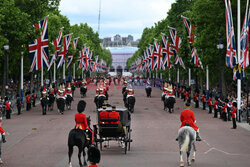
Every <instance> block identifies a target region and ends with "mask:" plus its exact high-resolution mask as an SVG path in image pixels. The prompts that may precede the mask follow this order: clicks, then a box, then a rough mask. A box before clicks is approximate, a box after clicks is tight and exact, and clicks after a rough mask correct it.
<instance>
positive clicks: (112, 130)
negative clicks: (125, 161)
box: [93, 107, 132, 154]
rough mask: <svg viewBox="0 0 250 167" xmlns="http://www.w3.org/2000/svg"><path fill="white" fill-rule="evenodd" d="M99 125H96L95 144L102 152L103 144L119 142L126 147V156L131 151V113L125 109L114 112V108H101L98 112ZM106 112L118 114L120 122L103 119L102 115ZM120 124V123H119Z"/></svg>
mask: <svg viewBox="0 0 250 167" xmlns="http://www.w3.org/2000/svg"><path fill="white" fill-rule="evenodd" d="M97 111H98V115H97V117H98V119H97V120H98V124H96V125H94V126H93V127H94V142H95V143H96V145H97V146H98V145H99V147H100V150H102V146H103V142H109V141H112V140H113V141H118V142H119V144H121V145H122V146H124V152H125V154H126V153H127V151H129V150H130V143H131V142H132V139H131V132H132V129H131V127H130V126H131V116H130V112H128V110H127V109H126V108H124V107H116V110H115V111H112V107H107V108H106V109H103V108H99V109H98V110H97ZM102 112H106V113H107V114H110V113H112V112H118V113H119V116H120V121H119V120H117V119H113V118H105V119H103V118H101V117H100V113H102ZM118 122H119V123H118Z"/></svg>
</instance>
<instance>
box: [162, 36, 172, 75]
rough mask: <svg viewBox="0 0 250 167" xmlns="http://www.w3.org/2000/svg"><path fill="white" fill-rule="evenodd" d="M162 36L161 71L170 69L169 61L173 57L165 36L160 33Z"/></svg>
mask: <svg viewBox="0 0 250 167" xmlns="http://www.w3.org/2000/svg"><path fill="white" fill-rule="evenodd" d="M161 36H162V67H163V70H165V69H166V68H171V63H170V59H171V57H172V56H173V55H174V53H173V52H172V50H171V47H170V44H169V42H168V38H167V36H166V35H165V34H163V33H161Z"/></svg>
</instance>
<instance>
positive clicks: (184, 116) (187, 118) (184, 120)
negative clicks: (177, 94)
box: [176, 103, 201, 141]
mask: <svg viewBox="0 0 250 167" xmlns="http://www.w3.org/2000/svg"><path fill="white" fill-rule="evenodd" d="M189 107H190V103H186V109H185V110H183V111H182V112H181V116H180V120H181V126H180V128H181V127H183V126H185V125H186V124H189V125H190V126H191V127H192V128H193V129H194V130H195V131H196V141H201V138H200V136H199V127H198V126H197V125H196V124H195V122H196V120H195V117H194V113H193V111H191V110H190V109H189ZM176 141H178V138H176Z"/></svg>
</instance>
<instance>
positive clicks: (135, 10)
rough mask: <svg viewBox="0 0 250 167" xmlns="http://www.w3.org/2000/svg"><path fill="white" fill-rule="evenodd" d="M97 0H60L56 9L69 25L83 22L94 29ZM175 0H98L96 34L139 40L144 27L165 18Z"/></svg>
mask: <svg viewBox="0 0 250 167" xmlns="http://www.w3.org/2000/svg"><path fill="white" fill-rule="evenodd" d="M99 1H100V0H61V3H60V6H59V9H60V10H61V12H62V14H63V15H65V16H67V17H68V18H69V20H70V24H72V25H74V24H79V23H87V24H88V25H89V26H90V27H92V28H93V30H94V31H98V15H99ZM173 2H175V0H101V17H100V18H101V19H100V32H99V34H100V37H101V38H103V37H113V36H114V35H116V34H120V35H121V36H128V35H132V36H134V40H136V39H139V38H140V37H141V34H142V32H143V29H144V28H145V27H151V26H153V25H154V23H157V22H158V21H160V20H162V19H164V18H166V16H167V12H168V10H169V9H170V8H171V4H172V3H173Z"/></svg>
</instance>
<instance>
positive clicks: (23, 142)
mask: <svg viewBox="0 0 250 167" xmlns="http://www.w3.org/2000/svg"><path fill="white" fill-rule="evenodd" d="M94 95H95V87H94V86H93V85H90V86H88V92H87V97H85V98H84V100H85V101H86V102H87V107H86V111H85V112H84V113H85V114H86V115H88V116H91V119H92V122H91V123H92V125H93V124H96V122H97V121H96V118H97V113H96V110H95V105H94V103H93V98H94ZM109 95H110V98H109V99H110V100H109V103H110V104H112V105H116V106H123V101H122V95H121V87H112V89H111V90H110V92H109ZM160 96H161V90H159V89H153V91H152V97H151V98H146V95H145V90H144V88H142V87H141V88H137V87H136V89H135V97H136V105H135V112H134V113H133V114H132V123H131V128H132V130H133V131H132V139H133V142H132V143H131V150H130V151H129V152H128V153H127V154H126V155H125V154H124V150H123V149H122V148H121V147H119V146H118V142H116V141H114V142H110V148H104V149H103V151H102V152H101V162H100V164H99V166H100V167H112V166H116V167H118V166H119V167H128V166H129V167H138V166H141V167H151V166H155V167H166V166H167V167H175V166H179V148H178V142H176V141H175V138H176V136H177V131H178V128H179V126H180V121H179V116H180V112H181V111H182V110H183V109H184V102H183V101H182V100H180V99H178V98H177V103H176V104H175V111H174V113H172V114H170V113H168V112H167V111H164V110H163V104H162V102H161V101H160ZM74 99H75V101H74V102H73V105H72V110H69V111H68V110H67V111H65V114H64V115H60V114H59V113H58V112H57V109H56V105H55V106H54V111H49V112H47V115H42V112H41V106H40V105H37V106H36V107H35V108H32V110H31V111H24V112H23V114H22V115H20V116H17V115H14V116H12V119H10V120H4V121H3V125H2V126H3V127H4V128H5V129H6V131H7V136H6V139H7V142H6V143H5V144H3V146H2V159H3V161H4V164H2V165H0V166H8V167H44V166H46V167H65V166H68V165H67V164H68V148H67V138H68V133H69V131H70V129H72V128H73V127H74V114H75V113H76V112H77V111H76V107H77V103H78V101H79V100H80V99H81V98H80V93H79V89H77V90H76V92H75V98H74ZM191 109H192V110H193V111H194V113H195V116H196V120H197V125H198V126H199V127H200V131H201V133H200V136H201V138H202V139H203V141H202V142H197V143H196V145H197V154H196V162H195V163H193V164H192V166H195V167H196V166H202V167H211V166H214V167H225V166H227V167H236V166H239V167H249V166H250V140H249V139H250V132H249V131H247V130H245V129H243V128H240V127H238V128H237V129H236V130H234V129H231V127H232V122H223V121H221V120H219V119H215V118H212V117H213V116H212V115H211V114H208V112H207V111H203V110H201V109H195V108H193V107H192V108H191ZM77 152H78V150H77V148H76V147H75V149H74V154H73V157H72V163H73V166H79V163H78V158H77ZM185 165H186V164H185Z"/></svg>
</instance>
